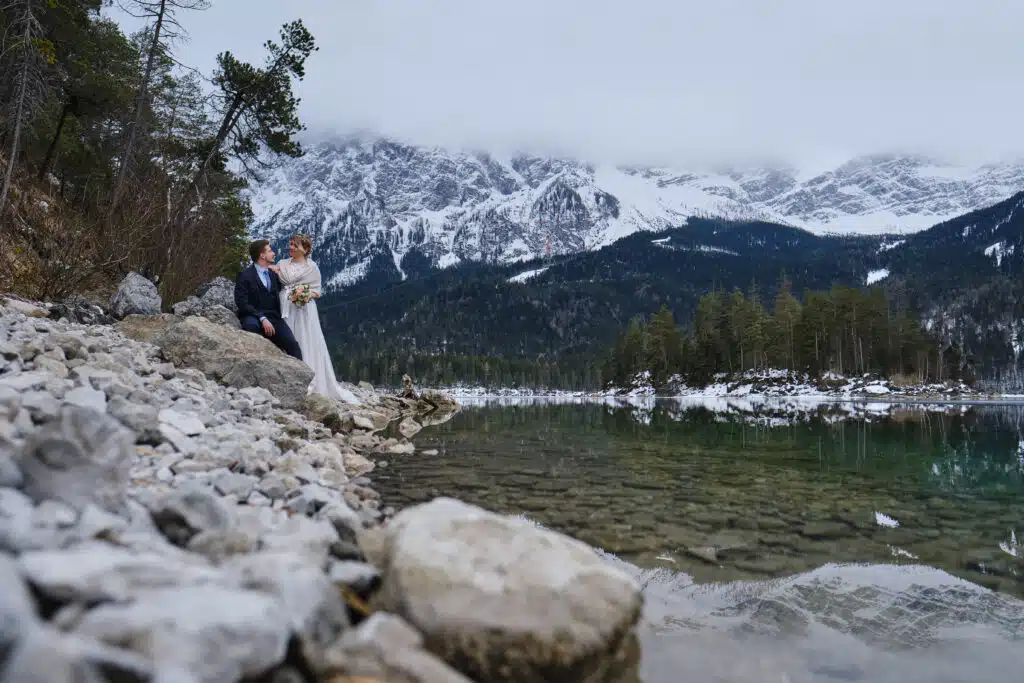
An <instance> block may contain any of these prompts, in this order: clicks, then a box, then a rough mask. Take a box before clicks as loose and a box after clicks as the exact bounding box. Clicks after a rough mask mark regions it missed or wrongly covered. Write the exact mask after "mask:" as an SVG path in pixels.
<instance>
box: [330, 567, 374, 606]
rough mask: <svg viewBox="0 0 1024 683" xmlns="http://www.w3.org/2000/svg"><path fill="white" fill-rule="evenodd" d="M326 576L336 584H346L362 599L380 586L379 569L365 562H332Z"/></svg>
mask: <svg viewBox="0 0 1024 683" xmlns="http://www.w3.org/2000/svg"><path fill="white" fill-rule="evenodd" d="M328 576H330V577H331V581H333V582H334V584H335V585H336V586H346V587H348V588H350V589H352V591H353V592H355V594H356V595H358V596H359V597H361V598H363V599H364V600H365V599H366V598H368V597H369V596H370V594H371V593H373V592H374V591H376V590H377V588H378V587H379V586H380V571H379V570H378V569H377V568H376V567H374V566H373V565H372V564H367V563H366V562H354V561H352V560H341V561H336V562H332V563H331V566H330V568H329V569H328Z"/></svg>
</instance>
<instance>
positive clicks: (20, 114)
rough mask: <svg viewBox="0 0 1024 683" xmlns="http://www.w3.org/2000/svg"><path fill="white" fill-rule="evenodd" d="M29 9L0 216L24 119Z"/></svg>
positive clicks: (26, 9)
mask: <svg viewBox="0 0 1024 683" xmlns="http://www.w3.org/2000/svg"><path fill="white" fill-rule="evenodd" d="M31 11H32V8H31V7H26V8H25V12H26V13H28V14H29V15H30V16H28V17H26V18H25V31H24V34H23V36H22V40H23V41H24V44H23V45H22V48H21V49H22V53H23V55H22V60H21V74H20V79H21V82H20V83H19V84H18V95H17V98H18V99H17V103H16V104H15V109H14V133H13V134H12V135H11V151H10V152H9V153H8V157H7V171H6V172H5V173H4V184H3V187H2V188H0V215H2V214H3V213H4V212H5V211H6V209H7V195H8V193H9V192H10V191H11V179H12V178H13V177H14V164H15V161H16V160H17V157H18V143H19V142H20V141H21V123H22V119H24V118H25V99H26V95H27V93H28V77H29V66H30V65H29V56H28V54H27V51H28V50H32V49H34V48H33V46H32V23H33V20H32V18H31Z"/></svg>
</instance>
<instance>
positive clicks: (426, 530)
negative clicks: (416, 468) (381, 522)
mask: <svg viewBox="0 0 1024 683" xmlns="http://www.w3.org/2000/svg"><path fill="white" fill-rule="evenodd" d="M367 552H368V553H369V552H371V550H370V549H367ZM374 552H376V553H377V554H379V557H372V556H371V557H370V560H371V561H375V564H378V566H380V567H381V568H382V571H383V575H384V583H383V586H382V587H381V590H380V592H379V593H378V594H377V596H376V597H375V600H374V602H375V605H377V606H378V607H379V608H380V609H383V610H386V611H392V612H395V613H396V614H399V615H400V616H402V617H404V618H405V619H407V620H408V621H409V622H410V623H411V624H412V625H413V626H415V627H416V628H418V629H419V630H420V631H421V632H422V633H423V634H424V636H425V637H426V640H427V642H429V643H431V650H432V651H433V652H434V653H435V654H437V655H439V656H441V658H442V659H445V660H446V661H449V662H458V663H459V664H458V668H459V669H460V671H462V672H463V673H465V674H467V675H469V676H470V677H471V678H474V679H476V680H493V679H496V678H501V679H502V680H515V681H538V682H539V681H544V680H556V679H557V680H564V681H579V680H604V678H605V677H608V678H609V679H611V680H614V679H613V678H612V677H611V676H612V674H613V673H615V675H620V674H622V673H624V671H620V668H621V667H632V666H635V665H636V662H635V661H627V659H625V658H624V652H626V651H628V650H630V647H631V645H632V644H633V643H634V639H635V633H634V632H633V628H634V626H635V624H636V622H637V619H638V618H639V616H640V610H641V606H642V596H641V593H640V587H639V585H638V584H637V583H636V582H635V581H634V580H633V579H632V578H631V577H630V576H628V575H627V574H625V573H624V572H622V571H621V570H619V569H617V568H615V567H613V566H612V565H611V564H610V563H609V562H607V561H606V560H604V559H603V558H601V557H600V556H599V555H598V554H597V553H596V552H595V551H594V550H593V549H591V548H590V547H588V546H586V545H584V544H583V543H580V542H578V541H575V540H573V539H571V538H569V537H567V536H563V535H561V534H558V533H555V532H553V531H550V530H547V529H543V528H539V527H537V526H535V525H534V524H532V523H531V522H529V521H526V520H521V519H516V518H512V517H502V516H499V515H496V514H493V513H490V512H487V511H485V510H482V509H480V508H478V507H475V506H472V505H468V504H466V503H462V502H459V501H456V500H452V499H450V498H437V499H435V500H433V501H431V502H430V503H426V504H424V505H418V506H415V507H412V508H408V509H406V510H403V511H402V512H400V513H399V514H398V515H397V516H395V518H394V519H393V520H391V522H390V523H389V524H388V526H387V527H385V528H384V531H383V542H382V543H381V544H380V545H379V546H378V547H377V548H376V549H374ZM509 671H513V672H514V673H515V676H514V677H512V678H509V677H508V676H507V675H506V674H507V672H509Z"/></svg>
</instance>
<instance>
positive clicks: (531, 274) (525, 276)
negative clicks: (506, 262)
mask: <svg viewBox="0 0 1024 683" xmlns="http://www.w3.org/2000/svg"><path fill="white" fill-rule="evenodd" d="M547 269H548V266H544V267H543V268H537V269H536V270H524V271H523V272H522V273H519V274H518V275H513V276H512V277H510V278H509V279H508V281H509V282H518V283H523V282H526V281H527V280H529V279H531V278H535V277H537V276H538V275H540V274H541V273H543V272H544V271H546V270H547Z"/></svg>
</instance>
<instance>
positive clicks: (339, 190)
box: [250, 137, 1024, 288]
mask: <svg viewBox="0 0 1024 683" xmlns="http://www.w3.org/2000/svg"><path fill="white" fill-rule="evenodd" d="M1021 189H1024V163H1021V164H1004V165H987V166H982V167H978V168H959V167H949V166H943V165H940V164H937V163H935V162H933V161H931V160H928V159H925V158H921V157H908V156H893V155H888V156H872V157H862V158H857V159H854V160H852V161H849V162H847V163H845V164H843V165H841V166H838V167H837V168H835V169H833V170H829V171H826V172H822V173H815V174H812V173H806V172H801V171H799V170H797V169H792V168H779V169H765V168H755V169H746V170H724V171H723V170H718V171H708V170H680V169H669V168H647V167H635V166H634V167H622V166H611V165H592V164H587V163H581V162H576V161H571V160H565V159H554V158H544V157H538V156H530V155H519V156H514V157H511V158H498V157H496V156H493V155H490V154H487V153H483V152H478V153H467V152H452V151H447V150H442V149H437V148H428V147H418V146H412V145H407V144H403V143H399V142H396V141H394V140H389V139H384V138H377V139H367V138H357V137H353V138H348V139H345V140H342V141H339V142H333V143H320V144H316V145H312V146H310V147H309V148H308V151H307V154H306V155H305V156H304V157H302V158H300V159H296V160H291V161H288V162H286V163H285V164H284V165H282V166H280V167H278V168H276V169H274V170H273V171H271V172H269V173H268V175H267V177H266V178H264V179H262V181H261V182H259V183H258V184H255V185H254V186H253V189H252V190H251V194H250V198H251V200H252V206H253V210H254V213H255V220H254V222H253V225H252V227H251V233H252V234H253V235H254V236H257V235H258V236H266V237H269V238H271V239H274V240H283V239H284V238H285V237H286V236H287V235H290V234H292V233H296V232H305V233H308V234H310V235H311V236H312V237H313V239H314V242H315V244H316V249H317V256H316V258H317V260H318V261H319V262H320V263H321V266H322V267H323V268H324V270H325V271H326V272H325V277H326V278H327V286H328V288H334V287H339V286H344V285H346V284H349V283H352V282H356V281H358V280H359V279H360V278H361V277H362V275H363V273H365V272H366V269H367V267H368V265H369V263H370V261H371V260H372V259H373V258H375V257H377V258H379V257H381V256H388V257H390V258H392V259H394V263H395V266H396V267H397V268H398V270H399V271H400V272H401V271H402V270H403V262H404V260H405V259H406V258H407V257H409V256H410V255H412V256H418V257H420V260H422V259H424V258H425V259H426V260H427V261H428V262H429V263H430V264H431V265H435V266H440V267H447V266H451V265H455V264H457V263H460V262H463V261H486V262H491V263H504V262H512V261H519V260H529V259H532V258H537V257H541V256H544V255H547V254H562V253H572V252H579V251H585V250H592V249H597V248H600V247H602V246H605V245H607V244H610V243H611V242H613V241H615V240H616V239H619V238H621V237H624V236H626V235H629V234H631V233H634V232H636V231H639V230H662V229H665V228H669V227H675V226H679V225H682V224H684V223H685V222H686V219H687V218H688V217H690V216H717V217H724V218H732V219H758V220H766V221H772V222H776V223H784V224H788V225H792V226H795V227H801V228H806V229H808V230H811V231H813V232H818V233H823V232H858V233H883V232H885V233H889V232H915V231H918V230H921V229H924V228H926V227H928V226H931V225H933V224H935V223H939V222H941V221H943V220H946V219H949V218H951V217H953V216H956V215H959V214H963V213H965V212H967V211H971V210H974V209H978V208H981V207H984V206H987V205H989V204H993V203H995V202H997V201H999V200H1002V199H1005V198H1006V197H1007V196H1009V195H1011V194H1013V193H1014V192H1017V191H1019V190H1021Z"/></svg>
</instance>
